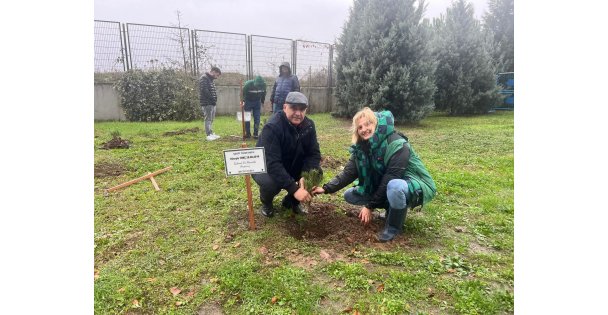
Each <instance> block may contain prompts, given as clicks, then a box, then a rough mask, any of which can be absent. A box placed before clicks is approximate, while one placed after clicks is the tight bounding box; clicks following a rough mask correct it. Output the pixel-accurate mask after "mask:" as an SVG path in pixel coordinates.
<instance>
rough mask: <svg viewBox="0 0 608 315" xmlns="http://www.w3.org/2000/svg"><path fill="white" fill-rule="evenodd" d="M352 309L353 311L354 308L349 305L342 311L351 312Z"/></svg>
mask: <svg viewBox="0 0 608 315" xmlns="http://www.w3.org/2000/svg"><path fill="white" fill-rule="evenodd" d="M352 311H353V308H352V307H350V306H349V307H347V308H345V309H343V310H342V313H350V312H352Z"/></svg>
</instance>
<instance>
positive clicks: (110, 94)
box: [94, 83, 127, 120]
mask: <svg viewBox="0 0 608 315" xmlns="http://www.w3.org/2000/svg"><path fill="white" fill-rule="evenodd" d="M94 118H95V120H127V118H126V117H125V114H124V113H123V111H122V108H121V107H120V98H119V97H118V92H117V91H116V90H114V88H113V87H112V84H111V83H95V114H94Z"/></svg>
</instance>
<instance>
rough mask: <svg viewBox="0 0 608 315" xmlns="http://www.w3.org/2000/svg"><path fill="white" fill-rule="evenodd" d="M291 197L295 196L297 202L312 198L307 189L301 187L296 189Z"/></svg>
mask: <svg viewBox="0 0 608 315" xmlns="http://www.w3.org/2000/svg"><path fill="white" fill-rule="evenodd" d="M293 197H294V198H296V199H297V200H298V201H299V202H310V201H311V200H312V196H311V195H310V194H309V193H308V191H307V190H306V189H304V188H302V187H300V188H298V190H296V192H295V194H293Z"/></svg>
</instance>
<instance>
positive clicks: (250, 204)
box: [241, 142, 255, 230]
mask: <svg viewBox="0 0 608 315" xmlns="http://www.w3.org/2000/svg"><path fill="white" fill-rule="evenodd" d="M241 148H247V143H245V142H243V143H242V144H241ZM245 186H246V187H247V206H248V208H249V229H250V230H255V220H254V218H253V197H252V193H251V175H249V174H247V175H245Z"/></svg>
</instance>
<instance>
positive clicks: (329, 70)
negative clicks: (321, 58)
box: [327, 45, 334, 88]
mask: <svg viewBox="0 0 608 315" xmlns="http://www.w3.org/2000/svg"><path fill="white" fill-rule="evenodd" d="M333 66H334V45H329V65H328V68H327V87H328V88H331V85H332V83H333V82H332V81H333V74H334V68H333Z"/></svg>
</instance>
